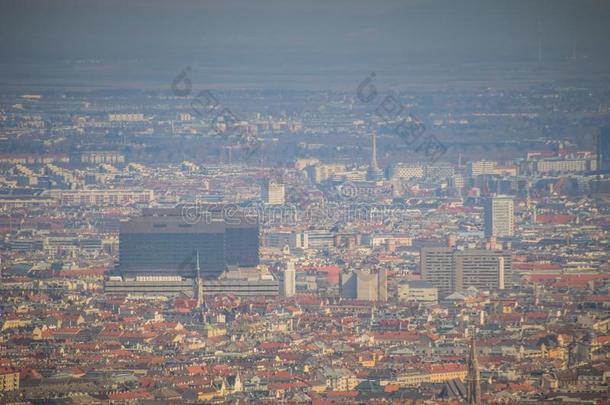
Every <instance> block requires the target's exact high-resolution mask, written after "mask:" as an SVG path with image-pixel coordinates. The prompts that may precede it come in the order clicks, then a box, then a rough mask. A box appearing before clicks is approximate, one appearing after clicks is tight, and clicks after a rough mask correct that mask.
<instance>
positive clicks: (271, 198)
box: [261, 180, 285, 205]
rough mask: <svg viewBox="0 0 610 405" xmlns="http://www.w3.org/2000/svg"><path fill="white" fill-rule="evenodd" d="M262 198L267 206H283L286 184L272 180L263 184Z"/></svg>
mask: <svg viewBox="0 0 610 405" xmlns="http://www.w3.org/2000/svg"><path fill="white" fill-rule="evenodd" d="M261 198H262V200H263V202H264V203H265V204H271V205H282V204H284V202H285V194H284V184H282V183H277V182H274V181H271V180H267V181H265V182H263V186H262V190H261Z"/></svg>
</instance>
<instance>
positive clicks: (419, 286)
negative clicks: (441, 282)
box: [398, 280, 438, 304]
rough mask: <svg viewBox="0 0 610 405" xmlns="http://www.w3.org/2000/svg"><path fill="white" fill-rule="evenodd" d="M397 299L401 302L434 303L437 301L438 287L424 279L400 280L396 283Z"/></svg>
mask: <svg viewBox="0 0 610 405" xmlns="http://www.w3.org/2000/svg"><path fill="white" fill-rule="evenodd" d="M398 300H399V301H401V302H423V303H431V304H436V303H437V302H438V288H436V287H435V286H434V284H432V283H431V282H429V281H425V280H411V281H401V282H400V283H398Z"/></svg>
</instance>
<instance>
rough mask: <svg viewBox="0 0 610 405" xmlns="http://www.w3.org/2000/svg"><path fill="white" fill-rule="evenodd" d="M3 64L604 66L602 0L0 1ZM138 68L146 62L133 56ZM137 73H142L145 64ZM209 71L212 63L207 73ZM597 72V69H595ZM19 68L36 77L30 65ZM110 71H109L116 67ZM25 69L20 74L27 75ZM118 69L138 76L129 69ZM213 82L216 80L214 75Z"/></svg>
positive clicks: (155, 69) (608, 10) (322, 68)
mask: <svg viewBox="0 0 610 405" xmlns="http://www.w3.org/2000/svg"><path fill="white" fill-rule="evenodd" d="M0 4H1V6H0V7H1V9H0V38H2V48H0V49H1V51H0V63H1V64H4V67H3V68H4V69H8V70H7V72H5V73H7V74H8V76H10V75H11V74H12V73H14V71H12V70H10V68H7V67H6V65H7V64H15V63H26V64H28V65H29V66H30V67H29V69H32V68H31V65H32V64H34V65H36V64H46V63H57V62H69V63H72V62H74V61H76V60H84V59H96V60H101V61H103V62H112V63H116V62H121V61H122V62H125V61H134V60H139V61H145V63H143V65H142V66H140V67H139V68H138V69H140V71H141V74H142V76H143V77H147V76H149V75H150V76H154V75H159V76H163V73H162V72H163V71H164V70H168V71H171V72H173V71H175V70H176V69H178V68H179V67H181V66H185V65H194V66H205V67H207V68H208V69H210V70H209V71H210V72H217V73H218V75H220V74H221V73H222V75H223V76H222V77H223V80H230V77H231V75H232V74H237V72H239V74H240V75H241V77H243V76H244V75H246V76H247V75H250V77H251V78H256V77H259V76H261V75H266V77H267V78H268V77H269V76H270V75H277V78H278V80H280V81H281V80H282V78H285V77H287V76H291V75H298V74H300V73H306V74H313V75H315V74H326V73H325V72H332V74H337V72H341V71H350V72H351V71H354V72H358V74H360V73H359V72H360V71H361V70H362V71H366V70H367V69H368V70H371V69H377V70H381V71H387V72H388V73H391V72H393V71H396V72H401V71H404V70H408V69H409V68H413V67H417V66H425V67H432V68H435V67H443V66H444V67H451V66H452V65H462V64H466V65H469V64H474V65H475V66H476V65H477V64H487V63H497V62H505V63H523V62H532V63H535V62H536V60H537V55H538V42H539V40H540V41H541V43H542V50H543V53H542V56H543V61H544V62H545V63H549V64H550V63H555V62H557V61H564V60H566V59H567V58H568V57H570V56H571V55H572V53H573V52H574V51H575V53H576V56H577V58H578V59H579V60H583V61H585V60H586V63H582V66H583V68H585V67H586V68H590V67H591V66H595V67H598V68H606V67H608V66H610V65H609V61H610V41H609V40H608V38H610V1H608V0H538V1H537V0H523V1H521V0H507V1H493V0H482V1H472V0H471V1H460V0H421V1H420V0H403V1H399V0H392V1H389V0H369V1H361V0H325V1H318V0H313V1H312V0H309V1H296V0H282V1H275V0H268V1H258V0H249V1H234V0H228V1H227V0H224V1H177V2H170V1H166V2H162V1H159V0H141V1H136V0H100V1H92V0H64V1H55V0H40V1H32V0H15V1H6V0H0ZM133 63H142V62H137V61H136V62H133ZM142 69H144V71H142ZM213 69H216V70H213ZM600 70H601V69H600ZM28 72H30V73H27V74H33V73H35V70H33V71H30V70H28ZM120 73H121V68H117V69H116V70H115V71H114V73H113V74H120ZM23 74H26V73H23ZM125 74H126V75H133V74H134V72H131V71H126V72H125ZM219 77H220V76H219Z"/></svg>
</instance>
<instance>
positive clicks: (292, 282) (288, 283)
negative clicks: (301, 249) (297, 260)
mask: <svg viewBox="0 0 610 405" xmlns="http://www.w3.org/2000/svg"><path fill="white" fill-rule="evenodd" d="M295 293H296V270H295V268H294V262H292V261H289V262H287V263H286V269H285V270H284V282H283V283H282V295H283V296H284V297H293V296H294V294H295Z"/></svg>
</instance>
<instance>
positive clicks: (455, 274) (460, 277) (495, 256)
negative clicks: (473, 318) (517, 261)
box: [420, 247, 512, 298]
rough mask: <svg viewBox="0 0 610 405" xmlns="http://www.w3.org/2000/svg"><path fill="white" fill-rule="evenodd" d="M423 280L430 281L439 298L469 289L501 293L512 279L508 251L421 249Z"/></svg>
mask: <svg viewBox="0 0 610 405" xmlns="http://www.w3.org/2000/svg"><path fill="white" fill-rule="evenodd" d="M420 269H421V275H422V279H424V280H426V281H429V282H431V283H432V284H433V285H434V286H435V287H436V288H438V293H439V296H440V297H441V298H444V297H446V296H447V295H450V294H452V293H454V292H461V291H465V290H467V289H468V287H475V288H478V289H481V290H502V289H504V288H505V285H506V284H510V282H511V279H512V264H511V252H510V251H507V250H481V249H466V250H457V249H454V248H450V247H442V248H422V249H421V251H420Z"/></svg>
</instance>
